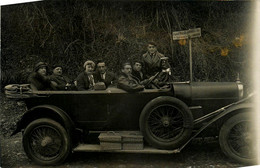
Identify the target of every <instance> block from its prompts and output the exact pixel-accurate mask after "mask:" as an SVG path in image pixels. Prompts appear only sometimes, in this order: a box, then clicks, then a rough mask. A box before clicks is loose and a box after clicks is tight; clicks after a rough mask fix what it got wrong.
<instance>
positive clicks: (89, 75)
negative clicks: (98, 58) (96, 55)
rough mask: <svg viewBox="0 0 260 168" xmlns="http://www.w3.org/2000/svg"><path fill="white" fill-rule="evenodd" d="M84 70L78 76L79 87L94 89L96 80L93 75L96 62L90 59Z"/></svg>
mask: <svg viewBox="0 0 260 168" xmlns="http://www.w3.org/2000/svg"><path fill="white" fill-rule="evenodd" d="M83 67H84V72H82V73H80V74H79V75H78V77H77V78H76V81H77V89H78V90H80V91H81V90H93V89H94V85H95V81H94V77H93V71H94V68H95V63H94V62H93V61H91V60H88V61H86V62H85V63H84V65H83Z"/></svg>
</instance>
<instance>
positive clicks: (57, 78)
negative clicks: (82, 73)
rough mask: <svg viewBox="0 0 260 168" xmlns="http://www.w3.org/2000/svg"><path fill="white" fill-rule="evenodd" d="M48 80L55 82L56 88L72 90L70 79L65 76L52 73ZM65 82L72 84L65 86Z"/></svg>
mask: <svg viewBox="0 0 260 168" xmlns="http://www.w3.org/2000/svg"><path fill="white" fill-rule="evenodd" d="M50 80H51V81H54V82H55V83H57V86H55V88H56V90H72V88H73V84H72V80H70V79H69V78H68V77H67V76H64V75H54V74H52V75H51V76H50ZM67 83H69V84H72V86H70V87H67V86H66V84H67Z"/></svg>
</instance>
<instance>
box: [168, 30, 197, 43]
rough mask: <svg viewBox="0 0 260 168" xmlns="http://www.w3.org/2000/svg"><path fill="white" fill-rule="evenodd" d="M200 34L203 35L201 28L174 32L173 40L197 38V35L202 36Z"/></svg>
mask: <svg viewBox="0 0 260 168" xmlns="http://www.w3.org/2000/svg"><path fill="white" fill-rule="evenodd" d="M200 36H201V29H200V28H197V29H189V30H183V31H176V32H172V38H173V40H181V39H188V38H196V37H200Z"/></svg>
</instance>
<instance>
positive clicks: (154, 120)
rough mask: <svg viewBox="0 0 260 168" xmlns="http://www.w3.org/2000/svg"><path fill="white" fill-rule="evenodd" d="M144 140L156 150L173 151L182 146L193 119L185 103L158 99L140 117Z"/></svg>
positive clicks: (189, 133)
mask: <svg viewBox="0 0 260 168" xmlns="http://www.w3.org/2000/svg"><path fill="white" fill-rule="evenodd" d="M139 124H140V129H141V131H142V133H143V135H144V138H145V140H146V141H147V142H148V143H149V144H151V145H152V146H154V147H156V148H161V149H174V148H178V147H180V145H182V144H184V143H185V142H186V141H187V139H188V138H189V137H190V135H191V132H192V128H193V117H192V114H191V112H190V110H189V108H188V107H187V105H186V104H185V103H183V102H182V101H180V100H178V99H176V98H173V97H168V96H167V97H158V98H156V99H154V100H152V101H151V102H150V103H148V104H147V105H146V106H145V108H144V109H143V111H142V113H141V115H140V120H139Z"/></svg>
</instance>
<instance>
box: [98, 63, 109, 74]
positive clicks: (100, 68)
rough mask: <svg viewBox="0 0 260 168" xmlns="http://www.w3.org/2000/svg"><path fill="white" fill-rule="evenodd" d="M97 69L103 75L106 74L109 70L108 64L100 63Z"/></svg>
mask: <svg viewBox="0 0 260 168" xmlns="http://www.w3.org/2000/svg"><path fill="white" fill-rule="evenodd" d="M97 69H98V71H99V72H100V73H101V74H103V73H105V72H106V70H107V67H106V64H105V63H104V62H100V63H98V64H97Z"/></svg>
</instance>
